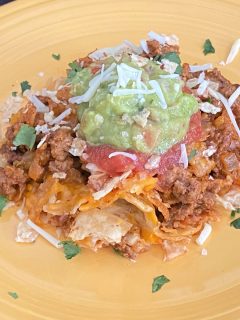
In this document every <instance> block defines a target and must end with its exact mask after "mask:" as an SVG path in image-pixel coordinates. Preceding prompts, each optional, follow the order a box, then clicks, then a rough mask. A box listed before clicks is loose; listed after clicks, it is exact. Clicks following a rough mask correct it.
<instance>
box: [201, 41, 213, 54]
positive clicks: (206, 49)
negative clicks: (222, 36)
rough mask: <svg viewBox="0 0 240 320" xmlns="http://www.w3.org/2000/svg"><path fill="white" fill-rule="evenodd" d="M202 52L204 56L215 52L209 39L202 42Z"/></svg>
mask: <svg viewBox="0 0 240 320" xmlns="http://www.w3.org/2000/svg"><path fill="white" fill-rule="evenodd" d="M203 53H204V54H205V56H206V55H207V54H209V53H215V49H214V47H213V45H212V42H211V41H210V40H209V39H207V40H205V42H204V44H203Z"/></svg>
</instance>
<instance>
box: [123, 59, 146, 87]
mask: <svg viewBox="0 0 240 320" xmlns="http://www.w3.org/2000/svg"><path fill="white" fill-rule="evenodd" d="M117 73H118V82H117V88H119V87H122V88H126V86H127V84H128V82H129V81H130V80H132V81H135V82H136V84H137V88H138V89H141V86H140V81H141V75H142V70H139V69H135V68H133V67H130V66H128V65H127V64H125V63H121V64H119V65H117Z"/></svg>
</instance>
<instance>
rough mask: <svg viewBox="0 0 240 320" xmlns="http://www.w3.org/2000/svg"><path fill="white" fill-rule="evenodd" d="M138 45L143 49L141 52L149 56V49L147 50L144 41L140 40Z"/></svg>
mask: <svg viewBox="0 0 240 320" xmlns="http://www.w3.org/2000/svg"><path fill="white" fill-rule="evenodd" d="M140 45H141V47H142V49H143V51H144V52H145V53H147V54H149V49H148V45H147V41H146V40H144V39H143V40H140Z"/></svg>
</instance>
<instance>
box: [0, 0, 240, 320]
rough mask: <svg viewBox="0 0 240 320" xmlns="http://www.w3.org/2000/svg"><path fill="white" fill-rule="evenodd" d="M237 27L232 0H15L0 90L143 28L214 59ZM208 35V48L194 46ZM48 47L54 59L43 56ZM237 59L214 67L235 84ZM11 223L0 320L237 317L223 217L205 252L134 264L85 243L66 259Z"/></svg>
mask: <svg viewBox="0 0 240 320" xmlns="http://www.w3.org/2000/svg"><path fill="white" fill-rule="evenodd" d="M239 29H240V2H239V0H235V1H233V0H231V1H230V0H228V1H222V0H218V1H217V0H211V1H209V0H198V1H193V0H184V1H174V0H164V1H163V0H161V1H160V0H155V1H153V0H145V1H144V0H131V1H129V0H128V1H127V0H119V1H116V0H115V1H113V0H104V1H94V0H87V1H82V0H68V1H66V0H51V1H50V0H39V1H34V0H19V1H16V2H14V3H11V4H9V5H6V6H4V7H1V8H0V39H1V46H0V77H1V85H0V98H1V99H3V98H4V97H6V96H7V95H8V94H10V93H11V91H18V90H19V83H20V82H21V81H23V80H29V81H30V83H32V84H34V86H35V87H36V88H37V87H39V86H41V85H44V82H46V79H47V78H48V77H49V76H54V77H56V76H59V75H62V74H64V70H65V68H66V65H67V63H68V62H69V61H71V60H73V59H74V58H76V57H78V56H83V55H84V54H86V53H87V52H89V51H91V50H93V49H95V48H96V47H104V46H112V45H115V44H118V43H120V42H121V41H122V40H123V39H126V38H127V39H129V40H132V41H139V39H142V38H144V37H146V33H147V32H148V31H150V30H155V31H156V32H162V33H176V34H178V35H179V37H180V39H181V48H182V49H181V52H182V57H183V60H185V61H189V62H192V63H194V62H199V63H206V62H213V63H216V64H217V63H218V62H219V61H221V60H224V59H225V58H226V55H227V53H228V50H229V48H230V46H231V43H232V42H233V41H234V40H235V39H236V38H237V37H239ZM206 38H210V39H211V40H212V42H213V44H214V46H215V48H216V54H215V55H208V56H206V57H205V56H204V55H203V54H202V48H201V47H202V44H203V41H204V40H205V39H206ZM53 52H56V53H60V54H61V60H60V61H55V60H54V59H52V58H51V54H52V53H53ZM239 58H240V57H238V58H237V59H236V60H235V61H234V63H232V64H231V65H229V66H227V67H225V68H222V70H223V73H224V74H225V75H226V76H228V77H229V78H230V79H232V80H233V81H236V82H237V81H238V82H239V80H240V79H239V69H240V59H239ZM39 71H43V72H44V73H45V76H44V78H40V77H38V76H37V73H38V72H39ZM16 224H17V220H16V218H15V217H14V215H13V214H11V212H8V213H5V214H4V216H3V217H2V218H1V220H0V319H1V320H10V319H11V320H16V319H17V320H40V319H41V320H43V319H44V320H52V319H55V320H66V319H67V320H72V319H81V320H85V319H89V320H93V319H94V320H101V319H102V320H103V319H104V320H106V319H109V320H110V319H111V320H113V319H114V320H118V319H128V320H134V319H144V320H146V319H163V320H165V319H168V320H173V319H174V320H180V319H181V320H203V319H208V320H210V319H211V320H212V319H218V320H220V319H221V320H225V319H227V320H232V319H235V320H237V319H240V307H239V295H240V250H239V236H240V232H239V230H235V229H232V228H230V227H229V221H228V220H227V218H224V219H223V221H222V222H221V223H218V224H215V225H214V232H213V234H212V235H211V239H210V240H209V241H208V242H207V243H206V246H205V247H206V248H207V249H208V256H206V257H204V256H201V253H200V252H201V248H200V247H198V246H196V245H194V244H193V245H192V248H191V251H190V253H188V254H187V255H186V256H183V257H180V258H179V259H177V260H175V261H172V262H169V263H163V262H162V254H161V252H160V249H158V248H154V249H153V250H151V251H150V252H148V253H146V254H144V255H142V256H141V257H139V259H138V261H137V262H136V263H132V262H130V261H128V260H126V259H124V258H121V257H119V256H117V255H115V254H113V253H112V252H111V251H110V250H107V249H106V250H103V251H101V252H99V253H97V254H94V253H92V252H89V251H87V250H83V251H82V253H81V254H80V255H79V256H78V257H76V258H75V259H73V260H71V261H67V260H65V258H64V256H63V253H62V252H61V250H57V249H55V248H53V247H52V246H51V245H49V244H48V243H46V242H45V241H44V240H43V239H38V240H37V242H36V244H34V245H19V244H16V243H15V242H14V237H15V230H16ZM161 274H165V275H166V276H167V277H168V278H169V279H171V282H170V283H168V284H166V285H165V287H163V288H162V290H160V291H159V292H157V293H154V294H152V293H151V284H152V279H153V277H155V276H157V275H161ZM8 291H16V292H17V293H18V295H19V299H17V300H13V298H11V297H10V296H9V295H8Z"/></svg>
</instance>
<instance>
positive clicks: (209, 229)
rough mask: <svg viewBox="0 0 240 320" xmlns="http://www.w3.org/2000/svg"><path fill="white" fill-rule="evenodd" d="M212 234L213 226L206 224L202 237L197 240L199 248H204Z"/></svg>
mask: <svg viewBox="0 0 240 320" xmlns="http://www.w3.org/2000/svg"><path fill="white" fill-rule="evenodd" d="M211 233H212V226H211V225H210V224H209V223H205V224H204V227H203V229H202V231H201V233H200V235H199V236H198V238H197V239H196V243H197V244H198V245H199V246H202V245H203V244H204V242H205V241H206V240H207V238H208V237H209V236H210V234H211Z"/></svg>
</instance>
